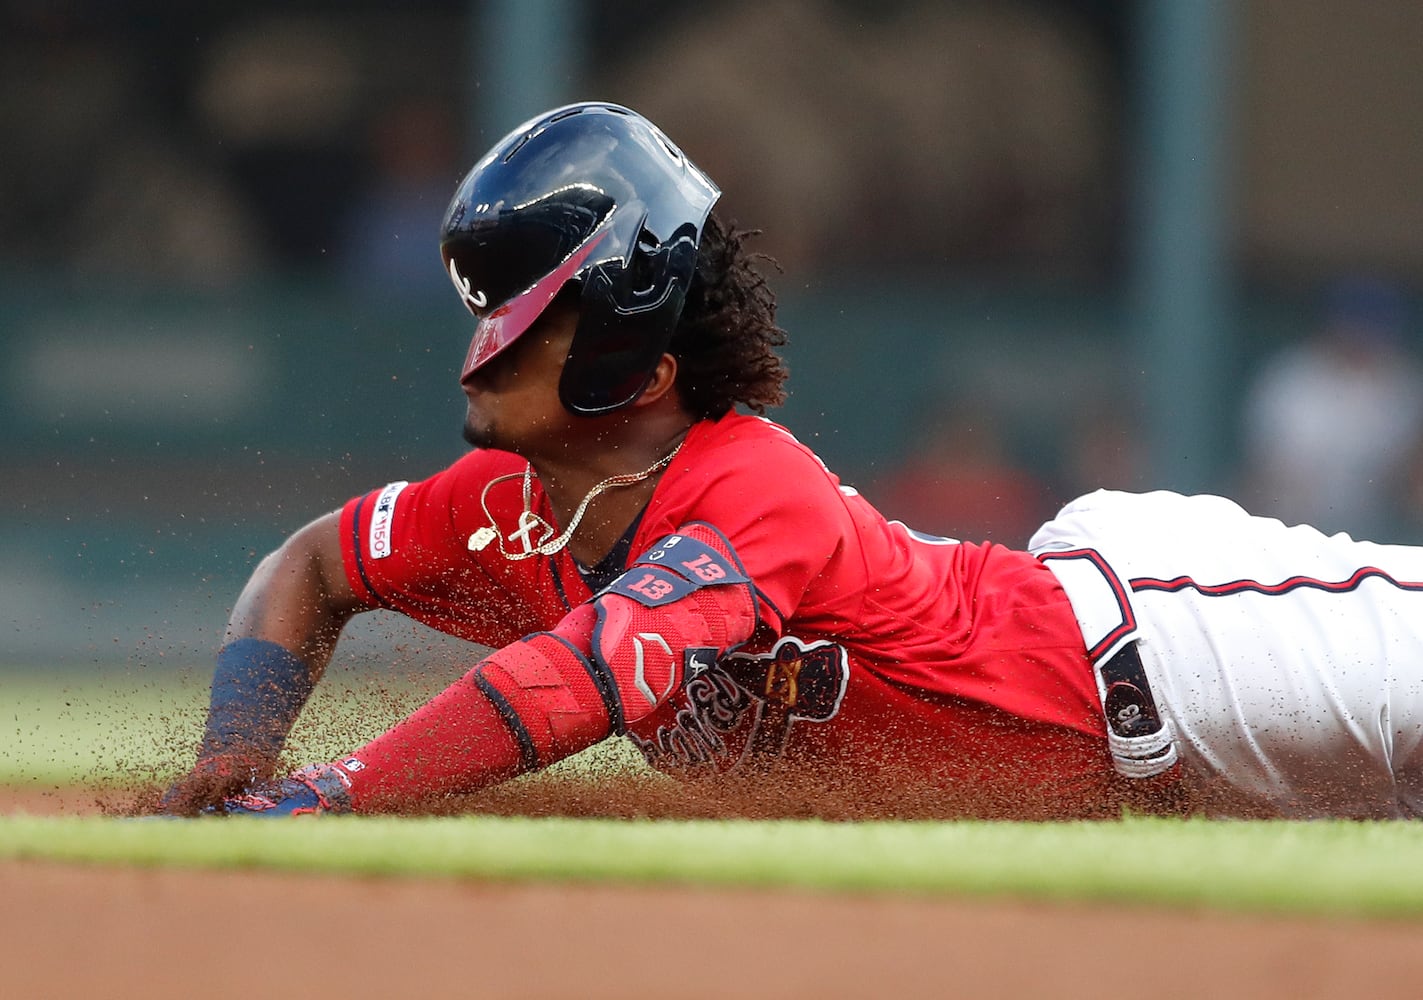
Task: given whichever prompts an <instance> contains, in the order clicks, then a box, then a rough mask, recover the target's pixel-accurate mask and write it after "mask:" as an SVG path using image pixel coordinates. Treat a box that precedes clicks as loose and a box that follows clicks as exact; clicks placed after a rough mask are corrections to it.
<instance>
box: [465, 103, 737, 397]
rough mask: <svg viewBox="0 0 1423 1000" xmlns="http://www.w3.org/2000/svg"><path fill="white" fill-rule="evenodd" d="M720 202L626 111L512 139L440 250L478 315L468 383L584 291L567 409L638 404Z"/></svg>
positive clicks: (532, 127)
mask: <svg viewBox="0 0 1423 1000" xmlns="http://www.w3.org/2000/svg"><path fill="white" fill-rule="evenodd" d="M720 193H721V191H720V189H718V188H717V186H716V185H715V184H714V183H712V181H711V180H710V179H709V178H708V177H707V176H706V175H705V174H704V173H702V172H701V171H700V170H699V169H697V167H696V165H695V164H693V163H692V161H691V160H689V159H687V157H686V156H684V155H683V154H682V151H681V150H679V149H678V148H677V147H676V146H675V145H673V144H672V142H671V141H670V140H669V139H668V138H667V137H666V136H665V135H663V134H662V132H661V131H660V130H659V129H658V128H657V127H656V126H655V125H653V124H652V123H651V122H649V121H648V120H647V119H646V118H643V117H642V116H641V115H639V114H637V113H636V112H634V111H631V110H629V109H627V108H624V107H619V106H617V105H614V104H598V103H584V104H571V105H568V106H567V107H562V108H557V109H555V110H553V111H550V112H547V113H546V114H543V115H540V116H539V117H537V118H534V119H532V120H531V121H529V122H527V123H525V124H523V125H521V126H519V127H518V128H517V129H515V130H514V131H513V132H511V133H509V135H507V136H506V137H505V138H504V139H503V140H501V141H500V142H499V143H498V144H497V145H495V147H494V148H493V149H492V150H490V151H489V152H488V153H486V154H485V155H484V158H483V159H481V160H480V161H479V162H478V163H477V164H475V166H474V169H472V170H471V171H470V172H469V174H468V175H467V176H466V177H465V178H464V180H463V181H462V182H461V183H460V186H459V189H458V191H456V193H455V197H454V200H453V201H451V202H450V207H449V210H448V211H447V212H446V214H445V222H444V231H443V238H442V240H441V242H440V254H441V256H442V257H443V258H444V261H445V268H446V270H448V271H449V274H450V278H451V280H453V281H454V283H455V288H456V289H457V290H458V291H459V294H460V297H461V298H462V299H463V300H464V303H465V305H466V306H468V307H469V310H470V312H472V313H473V314H474V316H475V318H476V319H477V320H478V325H477V326H476V327H475V332H474V339H473V340H472V342H471V343H470V346H469V354H468V355H467V356H466V358H465V363H464V370H463V372H462V374H461V379H467V378H468V377H469V376H470V375H471V374H472V373H474V372H476V371H478V370H479V368H480V367H481V366H483V365H485V364H487V363H488V362H489V361H490V360H492V359H493V358H494V357H496V356H497V355H498V354H499V353H500V352H501V351H503V350H504V349H505V348H507V347H508V346H509V345H510V344H512V343H513V342H514V341H515V340H517V339H518V338H519V336H520V335H521V334H523V333H524V331H525V330H527V329H528V328H529V327H530V326H531V325H532V324H533V322H534V320H536V319H537V318H538V317H539V315H540V314H541V313H542V312H543V311H544V310H545V309H546V308H547V307H548V305H549V303H550V302H552V301H553V299H554V297H555V296H556V295H557V294H558V293H559V291H560V290H561V289H562V288H563V287H564V286H565V285H566V284H568V283H569V282H576V283H577V284H578V285H579V287H580V289H581V292H580V295H581V301H580V305H581V313H580V316H579V320H578V327H577V330H576V332H575V334H574V337H573V343H572V345H571V346H570V348H569V352H568V359H567V361H566V362H565V364H564V367H563V375H562V378H561V380H560V382H559V397H560V399H561V400H562V401H563V405H564V406H565V407H567V408H568V409H569V410H570V411H572V412H574V413H581V414H587V415H593V414H598V413H608V412H610V411H612V410H616V409H618V408H619V407H622V406H626V405H628V404H629V403H631V402H632V401H633V400H635V399H637V397H638V396H639V395H641V394H642V391H643V390H644V389H645V388H646V387H647V383H648V381H649V380H650V379H651V378H652V373H653V371H654V369H655V368H656V367H657V362H658V360H659V359H660V358H661V357H662V353H663V352H664V351H665V350H666V349H667V344H668V342H669V340H670V339H671V337H672V331H673V329H674V328H675V327H676V325H677V320H678V317H680V316H681V313H682V303H683V301H684V299H685V297H686V293H687V286H688V284H689V283H690V282H691V279H692V272H693V270H694V269H695V267H696V262H697V247H698V245H699V243H700V241H701V236H702V227H703V226H704V225H705V223H706V218H707V213H709V212H710V211H711V207H712V204H713V203H714V202H715V201H716V199H717V197H718V196H719V195H720Z"/></svg>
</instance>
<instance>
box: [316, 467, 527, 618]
mask: <svg viewBox="0 0 1423 1000" xmlns="http://www.w3.org/2000/svg"><path fill="white" fill-rule="evenodd" d="M521 468H522V464H521V463H518V461H517V459H515V458H514V456H511V455H506V454H504V453H494V452H472V453H471V454H470V455H468V456H466V457H465V458H463V459H461V460H460V461H459V462H456V463H455V464H454V465H452V466H450V467H448V468H447V469H444V470H442V471H441V472H438V473H436V474H435V475H433V476H431V477H429V478H428V479H424V480H420V481H417V482H405V481H396V482H391V483H388V484H386V485H385V486H382V487H380V488H379V489H375V490H372V491H370V492H369V493H365V494H362V495H361V496H357V497H353V498H352V499H350V500H349V501H347V502H346V504H345V506H344V507H343V508H342V510H341V524H340V532H341V553H342V560H343V563H344V566H345V570H346V577H347V580H348V581H349V582H350V585H351V589H352V591H353V592H354V593H355V594H356V595H357V596H358V597H360V598H361V600H362V602H363V603H364V604H365V606H366V607H367V608H368V609H375V608H388V609H390V610H393V611H397V612H400V613H402V614H405V615H408V616H409V617H411V618H414V619H416V620H417V621H420V622H423V623H424V624H426V625H429V626H430V627H432V628H435V629H438V630H440V631H442V632H446V633H449V634H451V635H456V636H459V637H461V638H464V639H469V640H470V641H473V642H479V643H482V644H484V645H490V646H502V645H505V644H507V643H510V642H513V641H514V640H516V639H518V638H520V637H521V636H523V635H525V634H527V633H528V632H531V631H535V630H537V629H539V628H542V627H546V624H547V615H546V614H544V613H543V610H544V609H542V608H541V607H537V606H534V605H531V603H530V601H529V600H528V594H527V592H528V591H530V590H533V589H536V588H531V587H529V586H526V585H525V584H526V583H527V581H523V580H522V578H521V577H518V576H514V575H511V574H510V572H509V571H508V570H507V569H506V568H505V567H501V566H492V567H491V566H489V565H488V558H487V555H486V556H484V557H481V555H480V554H478V553H474V552H472V551H471V550H470V547H469V537H470V535H471V533H472V532H474V531H476V530H477V529H478V528H479V526H480V525H481V524H482V523H483V516H482V510H481V508H480V505H479V497H480V496H481V494H482V491H483V488H484V485H485V484H487V483H488V482H489V481H490V480H491V479H492V478H494V477H495V476H498V475H503V474H506V473H508V472H510V471H511V470H517V469H521ZM501 573H502V575H501ZM526 573H527V571H526ZM521 594H522V596H521Z"/></svg>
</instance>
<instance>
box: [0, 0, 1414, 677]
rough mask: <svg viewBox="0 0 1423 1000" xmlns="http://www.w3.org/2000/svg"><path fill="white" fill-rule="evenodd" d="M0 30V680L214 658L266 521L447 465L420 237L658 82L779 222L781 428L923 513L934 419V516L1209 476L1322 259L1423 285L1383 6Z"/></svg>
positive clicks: (681, 137)
mask: <svg viewBox="0 0 1423 1000" xmlns="http://www.w3.org/2000/svg"><path fill="white" fill-rule="evenodd" d="M0 18H3V21H0V81H3V85H0V338H3V344H4V350H3V354H2V355H0V418H3V421H4V436H3V443H0V471H3V479H0V482H3V487H2V488H3V495H4V502H3V509H4V511H5V516H4V517H3V518H0V554H3V555H0V670H3V669H5V668H6V667H7V666H25V665H31V666H35V665H40V664H54V663H70V664H74V665H76V666H80V667H82V666H84V665H99V666H105V667H107V666H113V665H128V666H134V665H145V666H147V665H154V664H161V663H163V662H173V663H179V664H193V663H202V662H205V661H206V659H207V657H208V654H209V652H210V650H211V648H212V647H213V646H214V644H215V643H216V641H217V639H218V638H219V636H220V633H221V628H222V625H223V623H224V621H225V619H226V615H227V610H228V608H229V607H230V605H231V602H232V599H233V598H234V597H235V595H236V593H237V590H238V588H239V587H240V585H241V583H242V581H243V580H244V579H245V578H246V575H247V574H248V572H249V571H250V570H251V568H252V566H253V565H254V564H255V562H256V560H257V559H258V558H260V556H261V555H262V554H264V553H265V552H266V551H268V550H269V549H270V548H271V547H273V546H274V545H275V544H276V543H277V542H279V541H280V539H281V538H282V537H284V536H285V535H286V534H287V533H288V532H290V531H291V530H292V529H294V528H295V527H297V526H298V525H300V524H301V523H304V522H305V521H306V520H307V519H309V518H310V517H312V516H314V515H315V514H318V513H320V512H323V511H325V510H328V509H330V508H332V507H334V506H336V505H338V504H339V503H340V502H341V501H342V500H344V499H345V498H346V497H347V496H349V495H351V494H353V493H355V492H357V491H361V490H364V489H368V488H371V487H374V486H378V485H380V484H381V483H384V482H386V481H388V480H391V479H398V478H407V479H414V478H418V477H420V476H422V475H424V474H426V473H428V472H430V471H433V470H434V469H435V468H437V467H439V466H440V465H442V464H444V463H446V462H448V461H449V460H451V459H453V458H454V457H456V456H457V455H458V454H459V453H460V452H461V450H462V448H463V445H462V443H461V441H460V439H459V433H458V431H459V426H460V420H461V414H462V400H461V397H460V395H459V393H458V391H457V389H456V386H455V384H454V377H455V369H456V367H457V365H458V363H459V361H460V360H461V358H462V357H463V352H464V349H465V346H466V343H467V336H468V329H469V323H468V318H467V316H466V315H465V314H464V312H463V308H462V307H461V305H460V304H459V302H458V300H457V299H456V297H455V296H454V295H453V294H451V293H450V291H449V289H448V287H447V282H446V279H445V277H444V275H443V273H442V271H441V269H440V266H439V263H438V257H437V253H436V247H435V235H436V232H437V227H438V224H439V221H440V218H441V215H442V213H443V210H444V207H445V204H446V202H447V200H448V197H449V195H450V194H451V193H452V191H453V188H454V185H455V183H456V181H457V180H458V178H459V177H460V176H461V175H462V174H463V173H464V171H465V170H466V169H467V168H468V166H469V165H470V164H471V163H472V162H473V160H474V158H475V157H476V156H477V155H478V154H479V153H480V152H481V151H482V150H483V149H484V148H486V147H487V146H488V145H489V144H490V143H491V142H492V141H494V140H495V139H497V138H498V137H499V136H500V135H502V134H503V133H504V132H505V131H507V130H508V129H509V128H510V127H512V126H513V125H514V124H516V123H517V122H519V121H521V120H523V119H524V118H525V117H527V116H528V115H530V114H532V113H535V112H537V111H539V110H542V109H543V108H545V107H548V106H551V105H553V104H556V103H561V102H563V101H567V100H575V99H584V98H591V97H596V98H599V99H606V100H614V101H619V102H622V103H626V104H629V105H631V106H633V107H636V108H638V109H639V110H641V111H643V112H645V113H646V114H648V115H649V116H650V117H651V118H653V119H654V120H655V121H657V122H658V123H659V124H661V125H662V126H663V127H664V128H665V129H666V130H667V131H668V133H669V134H670V135H672V136H673V138H674V139H676V140H677V141H678V142H679V143H680V144H681V145H682V146H683V147H684V148H685V149H686V150H687V151H688V153H689V154H690V155H691V156H692V157H693V158H694V159H695V160H697V161H698V162H699V163H700V164H701V165H702V166H703V167H705V168H706V169H707V170H708V171H709V172H710V173H711V174H712V175H713V176H714V177H716V178H717V179H718V180H719V181H720V183H721V185H722V186H723V188H724V189H725V191H726V195H725V198H724V201H723V206H722V209H721V210H722V211H723V212H724V213H725V214H727V215H729V216H730V217H732V218H734V219H736V220H737V221H739V222H740V223H741V224H743V225H747V226H757V227H761V228H764V230H765V236H764V239H763V249H764V250H765V251H766V252H767V253H769V254H771V255H772V256H774V257H775V258H777V259H778V260H779V261H780V263H781V266H782V267H783V268H784V274H783V275H782V276H781V277H780V278H779V279H778V281H777V282H776V285H777V288H778V290H779V292H780V294H781V298H782V303H783V306H782V309H783V312H782V316H783V321H784V322H783V325H785V326H786V327H787V329H788V330H789V331H790V333H791V338H792V343H791V347H790V349H789V351H788V357H789V359H790V362H791V365H792V370H793V378H792V388H793V396H792V398H791V401H790V403H789V404H788V405H787V407H786V408H785V409H784V411H783V413H782V414H781V419H783V420H784V421H785V422H786V423H788V424H789V425H790V426H791V427H792V428H793V429H794V430H796V431H797V433H798V434H800V435H801V436H802V437H803V438H804V439H806V440H807V441H808V442H810V443H811V444H812V445H813V446H814V447H815V448H816V449H818V450H819V452H820V453H821V454H822V455H823V456H824V457H825V458H826V460H827V461H828V462H829V463H830V464H831V465H832V467H834V468H836V469H837V470H838V471H840V472H841V473H842V475H843V477H844V478H845V479H846V480H848V481H850V482H852V483H855V484H857V485H860V486H862V488H864V489H865V490H866V492H868V493H870V494H871V496H872V498H874V497H875V496H876V490H880V489H882V490H883V494H882V495H883V496H884V497H885V498H886V499H885V500H884V503H885V504H886V505H887V506H888V505H891V504H892V503H894V504H897V503H903V504H904V505H905V509H906V510H907V509H908V507H909V506H911V505H912V501H911V500H908V499H905V500H896V499H894V494H892V492H891V490H890V487H889V486H883V487H880V486H879V485H877V484H880V483H881V482H887V481H888V480H889V479H890V478H892V476H893V475H894V474H895V472H896V471H897V470H901V469H903V468H904V467H905V466H906V465H907V464H912V463H913V462H914V461H915V460H916V459H917V458H918V457H920V456H922V455H925V454H929V453H934V452H936V450H941V449H943V448H944V443H943V439H944V438H945V437H946V436H947V438H948V445H947V447H948V449H949V451H950V454H951V455H953V456H957V457H956V458H955V460H958V461H961V464H962V465H963V466H964V467H965V468H966V470H967V471H964V472H962V475H961V476H960V482H959V483H958V485H957V487H953V488H951V487H950V486H944V485H943V484H940V485H941V486H943V489H942V490H941V492H940V494H938V496H940V497H942V505H943V506H944V507H945V508H950V509H952V508H954V507H955V506H958V508H959V509H963V510H972V509H978V508H984V513H983V517H982V518H981V519H980V521H979V522H977V523H976V524H975V526H983V530H984V531H985V532H986V533H988V534H990V535H991V536H992V537H994V538H995V540H1000V541H1006V542H1014V543H1019V544H1021V542H1022V541H1023V538H1022V537H1021V526H1022V525H1023V524H1025V523H1031V522H1032V521H1033V520H1034V519H1036V518H1038V517H1039V516H1041V515H1043V514H1046V513H1049V512H1050V511H1051V510H1052V509H1053V508H1054V507H1055V506H1056V505H1057V504H1058V503H1059V502H1061V501H1062V500H1063V499H1066V498H1067V497H1069V496H1071V495H1073V494H1075V493H1077V492H1079V491H1081V490H1083V489H1086V488H1092V487H1095V486H1098V485H1105V486H1117V487H1126V488H1144V487H1147V486H1158V485H1160V486H1172V487H1176V488H1183V489H1212V490H1219V491H1224V492H1231V491H1232V490H1233V489H1234V488H1235V486H1236V484H1237V483H1238V482H1240V480H1241V477H1242V469H1241V468H1240V464H1241V455H1240V450H1239V447H1238V444H1237V442H1238V441H1239V437H1240V435H1239V423H1240V419H1241V413H1240V410H1241V402H1240V401H1241V398H1242V392H1243V388H1244V386H1245V384H1246V382H1247V380H1248V379H1249V378H1250V377H1251V374H1252V372H1253V371H1254V370H1255V369H1256V367H1257V366H1258V365H1259V363H1260V360H1261V358H1263V357H1264V356H1265V355H1266V354H1267V353H1268V352H1270V351H1272V350H1274V349H1276V348H1277V347H1279V346H1281V345H1284V344H1287V343H1289V342H1291V341H1293V340H1297V339H1298V338H1300V337H1302V336H1304V335H1305V333H1306V332H1307V331H1308V330H1309V328H1310V324H1311V323H1312V322H1313V315H1314V312H1315V311H1316V305H1317V298H1316V296H1317V293H1318V290H1319V288H1320V287H1321V286H1322V285H1323V284H1324V283H1325V282H1327V281H1328V280H1329V279H1331V278H1332V277H1333V276H1336V275H1338V274H1342V273H1352V272H1359V271H1367V272H1369V273H1375V274H1386V275H1388V276H1389V277H1390V278H1391V279H1393V280H1394V281H1396V282H1398V283H1399V285H1400V286H1401V287H1403V288H1404V289H1405V290H1406V291H1409V292H1410V293H1411V292H1412V291H1415V290H1416V289H1417V287H1418V286H1419V283H1420V281H1423V198H1420V197H1419V195H1418V188H1419V185H1420V181H1423V128H1420V125H1423V120H1420V119H1423V111H1420V105H1419V102H1418V100H1417V96H1418V95H1419V94H1420V93H1423V60H1420V59H1419V58H1418V53H1420V52H1423V5H1420V4H1417V3H1414V2H1411V0H1360V2H1355V3H1345V2H1343V0H1240V2H1228V0H1199V2H1197V0H1180V2H1168V0H1141V2H1133V0H977V2H974V0H937V2H936V0H875V2H869V0H696V2H684V0H598V2H596V3H595V2H593V0H487V2H474V0H462V2H454V0H444V2H436V0H411V2H406V3H401V4H391V3H374V2H363V0H345V2H341V3H335V2H322V0H283V2H274V0H249V2H248V3H245V4H242V5H237V6H234V5H226V4H223V5H218V4H207V3H196V4H185V5H176V4H172V5H169V4H161V3H112V4H88V3H80V2H65V0H59V2H49V3H43V4H41V3H31V2H23V0H12V2H6V3H0ZM1417 333H1418V331H1417V328H1416V327H1410V329H1409V331H1408V335H1409V337H1410V345H1411V346H1414V347H1416V346H1417V343H1416V337H1417ZM768 474H773V473H772V471H771V470H768ZM956 488H957V489H961V492H962V495H959V494H957V493H955V492H954V489H956ZM920 499H922V497H921V498H920ZM934 502H939V501H938V499H935V500H934ZM975 505H977V507H975ZM898 512H899V511H898V510H892V511H891V513H898ZM905 516H906V517H908V515H907V514H906V515H905ZM995 518H996V520H995ZM1420 522H1423V514H1420ZM924 526H925V527H931V526H929V525H924ZM950 527H952V524H951V525H950ZM1410 530H1413V526H1412V525H1409V524H1401V525H1399V526H1398V532H1399V534H1400V535H1401V534H1403V533H1406V532H1407V531H1410Z"/></svg>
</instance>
